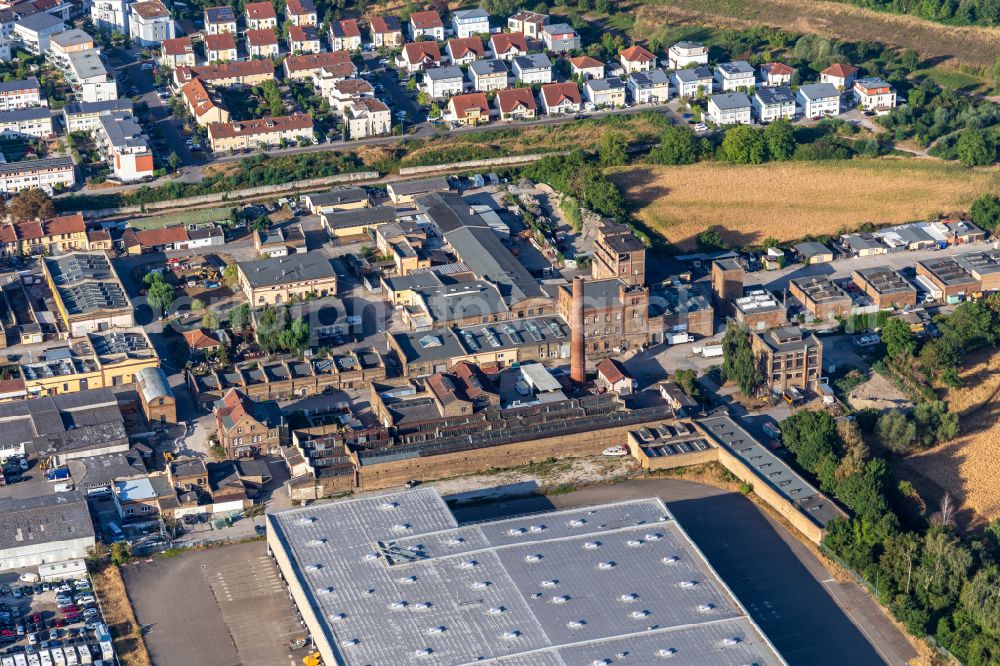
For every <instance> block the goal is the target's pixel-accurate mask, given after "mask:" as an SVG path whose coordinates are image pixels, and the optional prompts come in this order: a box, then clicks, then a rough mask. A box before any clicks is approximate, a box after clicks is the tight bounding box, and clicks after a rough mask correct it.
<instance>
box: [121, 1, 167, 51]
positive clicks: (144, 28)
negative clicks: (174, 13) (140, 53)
mask: <svg viewBox="0 0 1000 666" xmlns="http://www.w3.org/2000/svg"><path fill="white" fill-rule="evenodd" d="M128 29H129V35H130V36H131V37H132V41H134V42H135V43H136V44H138V45H140V46H159V45H160V44H162V43H163V41H164V40H167V39H174V38H175V37H176V36H177V33H176V30H175V28H174V19H173V18H172V17H171V16H170V10H168V9H167V8H166V7H165V6H164V4H163V3H162V2H160V0H143V2H136V3H133V4H132V5H131V6H130V9H129V22H128Z"/></svg>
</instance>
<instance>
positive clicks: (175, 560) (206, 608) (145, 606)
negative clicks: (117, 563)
mask: <svg viewBox="0 0 1000 666" xmlns="http://www.w3.org/2000/svg"><path fill="white" fill-rule="evenodd" d="M122 574H123V576H124V578H125V585H126V587H127V588H128V593H129V598H130V599H131V600H132V605H133V606H134V607H135V612H136V617H137V618H138V621H139V624H140V625H141V626H143V627H145V628H146V633H145V636H144V638H145V641H146V646H147V648H148V650H149V654H150V658H151V659H152V662H153V663H154V664H156V665H157V666H188V665H189V664H212V665H213V666H230V665H231V666H255V665H259V666H281V665H284V664H288V666H292V665H293V664H299V663H301V660H302V656H303V655H304V654H305V653H306V651H305V650H304V649H302V648H299V649H297V650H292V649H291V648H290V647H289V642H290V641H294V640H295V639H297V638H302V637H303V636H304V635H305V633H304V632H303V631H302V629H301V628H300V627H299V623H298V618H297V616H296V612H295V609H294V608H292V605H291V603H290V602H289V601H288V596H287V593H286V592H285V587H284V584H283V583H282V582H281V580H280V579H279V578H278V572H277V570H276V569H275V567H274V565H273V564H272V562H271V559H270V558H269V557H268V556H267V550H266V547H265V545H264V543H263V542H262V541H253V542H250V543H242V544H235V545H230V546H225V547H223V548H211V549H208V550H202V551H197V552H188V553H184V554H182V555H179V556H176V557H171V558H166V559H158V560H154V561H151V562H148V563H138V564H133V565H130V566H128V567H125V568H124V569H123V570H122Z"/></svg>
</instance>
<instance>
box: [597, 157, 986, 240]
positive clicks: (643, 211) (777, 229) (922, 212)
mask: <svg viewBox="0 0 1000 666" xmlns="http://www.w3.org/2000/svg"><path fill="white" fill-rule="evenodd" d="M611 179H612V180H613V181H614V182H615V183H617V184H618V185H619V186H621V187H622V189H623V190H624V192H625V196H626V199H627V200H628V201H629V203H630V205H631V206H632V207H634V209H635V210H636V211H637V213H636V215H637V217H638V218H639V219H640V220H641V221H642V222H643V223H644V224H645V225H646V226H647V227H649V228H650V229H651V230H652V231H655V232H659V233H660V234H661V235H662V236H663V237H664V238H665V239H666V240H667V241H669V242H670V243H671V244H673V245H675V246H677V247H678V248H681V249H692V248H694V247H695V245H696V242H695V241H696V238H697V236H698V234H699V233H700V232H701V231H703V230H705V229H708V228H710V227H717V228H718V230H719V232H720V233H721V234H722V238H723V240H724V241H725V242H727V243H729V244H732V245H753V244H760V243H761V242H763V240H764V239H765V238H768V237H770V238H776V239H778V240H779V241H787V240H794V239H798V238H801V237H802V235H803V232H804V231H805V230H808V232H809V234H811V235H812V236H823V235H837V234H839V233H842V232H843V231H844V230H853V229H856V228H858V227H859V226H861V225H862V224H864V223H865V222H874V223H876V224H880V225H881V224H889V223H893V224H900V223H903V222H909V221H912V220H925V219H928V218H929V217H930V216H933V215H937V214H939V213H945V214H947V213H949V212H950V211H952V210H958V209H962V208H967V207H968V205H969V203H970V202H971V201H972V199H974V198H975V197H976V196H978V195H980V194H982V193H983V192H988V191H992V192H998V191H1000V171H997V170H996V169H995V168H989V169H975V170H969V169H965V168H963V167H960V166H958V165H956V164H943V163H940V162H931V161H923V160H912V159H910V160H904V159H878V160H863V159H856V160H849V161H835V162H825V163H824V162H786V163H773V164H765V165H754V166H738V165H733V164H726V163H723V162H704V163H700V164H695V165H692V166H683V167H676V166H673V167H651V166H639V167H631V168H628V169H624V170H620V171H617V172H615V173H612V174H611ZM720 192H725V193H726V196H725V198H720V197H719V193H720ZM862 192H863V193H864V195H863V196H864V198H865V202H864V205H859V202H858V199H857V196H858V194H857V193H862Z"/></svg>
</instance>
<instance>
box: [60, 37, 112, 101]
mask: <svg viewBox="0 0 1000 666" xmlns="http://www.w3.org/2000/svg"><path fill="white" fill-rule="evenodd" d="M65 71H66V78H67V79H68V81H69V83H70V85H72V86H73V90H75V91H76V93H77V96H78V99H79V101H81V102H107V101H110V100H115V99H118V84H117V83H116V82H115V77H113V76H111V74H110V73H109V72H108V68H107V67H106V66H105V65H104V61H103V60H101V52H100V51H99V50H98V49H88V50H86V51H79V52H77V53H70V54H69V63H68V66H67V68H66V70H65Z"/></svg>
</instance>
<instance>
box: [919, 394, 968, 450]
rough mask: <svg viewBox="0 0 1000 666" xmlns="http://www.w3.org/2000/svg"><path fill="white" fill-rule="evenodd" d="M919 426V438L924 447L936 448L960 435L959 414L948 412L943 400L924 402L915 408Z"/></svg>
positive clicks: (946, 404)
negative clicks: (937, 445)
mask: <svg viewBox="0 0 1000 666" xmlns="http://www.w3.org/2000/svg"><path fill="white" fill-rule="evenodd" d="M913 420H914V421H915V422H916V424H917V438H918V440H919V441H920V443H921V444H922V445H923V446H925V447H926V446H934V445H935V444H940V443H942V442H947V441H950V440H952V439H954V438H955V437H956V436H957V435H958V414H955V413H952V412H949V411H948V403H946V402H944V401H942V400H935V401H933V402H924V403H920V404H918V405H917V406H916V407H914V408H913Z"/></svg>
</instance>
